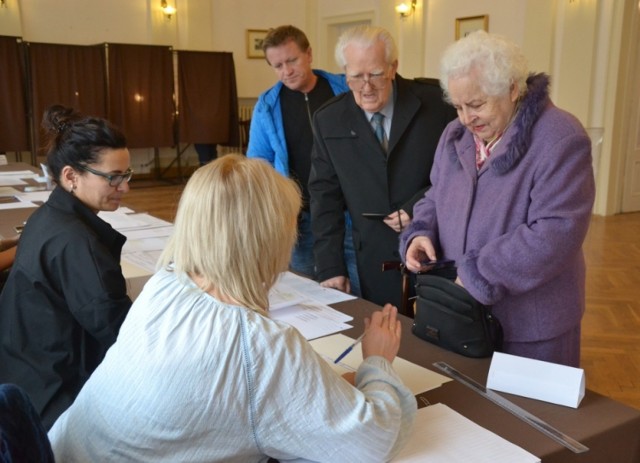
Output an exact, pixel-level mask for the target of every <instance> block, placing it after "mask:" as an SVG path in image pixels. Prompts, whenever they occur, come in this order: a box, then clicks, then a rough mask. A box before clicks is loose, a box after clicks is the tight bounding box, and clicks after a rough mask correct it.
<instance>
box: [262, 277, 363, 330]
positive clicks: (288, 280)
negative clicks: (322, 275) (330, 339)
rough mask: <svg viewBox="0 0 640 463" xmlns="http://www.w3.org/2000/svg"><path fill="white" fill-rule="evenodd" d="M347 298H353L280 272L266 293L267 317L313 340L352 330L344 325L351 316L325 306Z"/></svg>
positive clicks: (313, 282) (351, 318)
mask: <svg viewBox="0 0 640 463" xmlns="http://www.w3.org/2000/svg"><path fill="white" fill-rule="evenodd" d="M349 299H355V297H354V296H351V295H349V294H345V293H343V292H341V291H336V290H335V289H330V288H323V287H322V286H320V284H319V283H317V282H315V281H313V280H309V279H308V278H303V277H300V276H298V275H295V274H293V273H291V272H284V273H283V274H282V275H281V276H280V278H279V279H278V282H277V283H276V284H275V285H274V287H273V288H271V291H270V293H269V315H270V316H271V318H272V319H274V320H279V321H282V322H284V323H287V324H289V325H291V326H294V327H295V328H297V329H298V331H300V333H301V334H302V335H303V336H304V337H305V338H306V339H315V338H319V337H321V336H327V335H329V334H333V333H337V332H339V331H344V330H348V329H349V328H352V326H351V325H349V324H347V322H349V321H351V320H353V317H351V316H349V315H346V314H344V313H342V312H340V311H338V310H335V309H333V308H331V307H329V305H328V304H334V303H336V302H341V301H346V300H349Z"/></svg>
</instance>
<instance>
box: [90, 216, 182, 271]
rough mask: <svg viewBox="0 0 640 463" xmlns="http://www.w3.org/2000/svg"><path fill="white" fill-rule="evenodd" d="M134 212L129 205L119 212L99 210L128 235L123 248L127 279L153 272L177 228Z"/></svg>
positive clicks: (104, 217)
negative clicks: (174, 228) (174, 229)
mask: <svg viewBox="0 0 640 463" xmlns="http://www.w3.org/2000/svg"><path fill="white" fill-rule="evenodd" d="M133 212H134V211H133V210H131V209H129V208H127V207H120V208H119V209H118V210H117V211H113V212H105V211H101V212H99V213H98V216H99V217H100V218H101V219H102V220H104V221H105V222H108V223H109V224H111V226H112V227H113V228H114V229H116V230H118V231H119V232H120V233H122V234H123V235H124V236H126V237H127V242H126V243H125V245H124V247H123V248H122V272H123V273H124V276H125V278H133V277H137V276H144V275H152V274H153V273H154V272H155V269H156V263H157V262H158V258H159V257H160V253H161V252H162V251H163V249H164V248H165V246H166V244H167V240H168V239H169V236H170V235H171V232H172V231H173V224H172V223H170V222H166V221H164V220H162V219H158V218H157V217H153V216H152V215H149V214H145V213H140V214H136V213H133Z"/></svg>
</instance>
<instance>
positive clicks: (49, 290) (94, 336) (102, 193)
mask: <svg viewBox="0 0 640 463" xmlns="http://www.w3.org/2000/svg"><path fill="white" fill-rule="evenodd" d="M43 127H44V129H45V130H46V131H47V136H48V145H47V163H48V167H49V171H50V173H51V175H52V177H53V179H54V181H55V183H56V188H55V189H54V190H53V191H52V192H51V196H50V197H49V199H48V201H47V202H46V203H45V204H44V205H43V206H42V207H40V208H39V209H38V210H36V211H35V212H34V213H33V214H32V215H31V217H30V218H29V220H28V221H27V223H26V225H25V227H24V230H23V232H22V235H21V238H20V245H19V246H18V249H17V253H16V257H15V262H14V264H13V266H12V267H11V272H10V274H9V277H8V280H7V282H6V285H5V287H4V289H3V291H2V294H1V295H0V307H2V310H0V383H14V384H17V385H19V386H20V387H22V388H23V389H24V390H25V391H26V392H27V393H28V394H29V396H30V397H31V400H32V401H33V404H34V406H35V408H36V410H37V411H38V413H39V414H40V416H41V417H42V420H43V423H44V425H45V428H47V429H48V428H50V427H51V425H52V424H53V422H54V421H55V420H56V418H57V417H58V416H59V415H60V414H61V413H62V412H63V411H64V410H65V409H66V408H67V407H68V406H69V405H71V403H72V402H73V400H74V398H75V396H76V394H77V393H78V392H79V391H80V389H81V388H82V385H83V384H84V382H85V381H86V380H87V378H88V377H89V375H91V373H92V372H93V370H94V369H95V368H96V366H98V364H99V363H100V361H101V360H102V358H103V357H104V354H105V352H106V351H107V349H108V348H109V346H111V344H113V342H114V341H115V339H116V336H117V335H118V330H119V328H120V325H121V324H122V321H123V320H124V317H125V315H126V313H127V311H128V309H129V307H130V306H131V300H130V299H129V297H128V296H127V289H126V284H125V280H124V277H123V275H122V271H121V268H120V252H121V249H122V246H123V245H124V242H125V237H124V236H122V235H121V234H120V233H118V232H117V231H115V230H114V229H113V228H112V227H111V225H109V224H108V223H106V222H104V221H103V220H102V219H100V218H99V217H98V215H97V214H98V212H99V211H114V210H116V209H117V208H118V206H119V205H120V201H121V199H122V196H123V195H124V194H125V193H126V192H127V191H129V186H128V181H129V179H130V178H131V169H130V168H129V151H128V150H127V147H126V146H127V145H126V139H125V137H124V135H123V134H122V133H121V132H120V131H119V130H118V129H116V128H115V127H114V126H112V125H111V124H110V123H109V122H108V121H106V120H104V119H100V118H95V117H83V116H81V115H79V114H77V113H75V112H74V111H73V110H72V109H70V108H64V107H62V106H53V107H51V108H50V109H49V110H48V111H47V112H46V113H45V115H44V119H43Z"/></svg>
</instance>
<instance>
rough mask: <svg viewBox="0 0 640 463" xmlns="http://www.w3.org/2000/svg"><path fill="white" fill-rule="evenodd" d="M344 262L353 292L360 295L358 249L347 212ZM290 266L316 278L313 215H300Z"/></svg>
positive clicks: (305, 213) (296, 270)
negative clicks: (355, 245)
mask: <svg viewBox="0 0 640 463" xmlns="http://www.w3.org/2000/svg"><path fill="white" fill-rule="evenodd" d="M344 262H345V265H346V267H347V272H348V273H349V280H350V282H351V294H353V295H354V296H358V297H360V296H361V295H362V293H361V292H360V278H359V277H358V266H357V264H356V250H355V247H354V246H353V237H352V233H351V216H350V215H349V213H348V212H345V234H344ZM289 268H290V269H291V270H293V271H295V272H298V273H302V274H303V275H306V276H308V277H309V278H315V274H316V272H315V262H314V259H313V233H312V232H311V215H310V214H309V212H305V211H303V212H301V213H300V216H299V217H298V241H297V242H296V245H295V246H294V248H293V252H292V253H291V262H290V263H289Z"/></svg>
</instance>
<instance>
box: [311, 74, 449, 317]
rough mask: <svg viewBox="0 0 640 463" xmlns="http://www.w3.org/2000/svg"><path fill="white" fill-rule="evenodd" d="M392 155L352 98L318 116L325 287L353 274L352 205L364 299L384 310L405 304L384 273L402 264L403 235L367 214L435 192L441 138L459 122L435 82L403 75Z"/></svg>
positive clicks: (316, 176) (320, 260)
mask: <svg viewBox="0 0 640 463" xmlns="http://www.w3.org/2000/svg"><path fill="white" fill-rule="evenodd" d="M395 80H396V84H397V86H396V92H395V102H394V109H393V120H392V121H391V133H390V135H389V147H388V154H387V155H385V153H384V151H383V150H382V148H381V147H380V144H379V143H378V141H377V139H376V138H375V135H374V133H373V130H372V128H371V124H370V123H369V121H367V119H366V117H365V114H364V112H363V110H362V109H361V108H360V107H359V106H358V105H357V104H356V102H355V99H354V97H353V94H352V93H351V92H348V93H345V94H342V95H339V96H337V97H335V98H334V99H332V100H330V101H329V102H327V104H326V105H325V106H323V107H322V108H320V109H319V110H318V111H317V112H316V114H315V116H314V129H315V139H314V148H313V153H312V166H311V174H310V178H309V193H310V195H311V214H312V220H311V223H312V224H313V232H314V237H315V259H316V266H317V275H318V279H319V280H320V281H323V280H326V279H328V278H332V277H335V276H340V275H344V276H346V275H347V272H346V270H345V266H344V262H343V259H342V237H343V234H344V218H343V215H342V210H343V208H344V206H346V207H347V208H348V210H349V212H350V213H351V217H352V219H353V241H354V245H355V248H356V255H357V260H358V273H359V275H360V285H361V288H362V295H363V297H364V298H365V299H368V300H370V301H373V302H375V303H377V304H384V303H386V302H392V303H394V304H396V305H397V306H398V307H399V306H400V299H401V279H400V275H399V272H397V271H395V270H394V271H388V272H385V273H383V272H382V263H383V262H384V261H399V260H400V256H399V253H398V234H397V233H396V232H394V231H393V230H392V229H391V228H389V227H388V226H387V225H385V224H384V223H383V222H382V221H378V220H372V219H367V218H364V217H363V216H362V213H363V212H378V213H391V212H393V211H396V210H398V209H404V210H405V211H406V212H407V213H408V214H409V215H410V216H411V215H412V210H413V204H414V203H415V202H416V201H417V200H418V199H420V197H422V195H423V194H424V192H425V190H426V188H428V187H429V185H430V183H429V172H430V171H431V165H432V164H433V156H434V152H435V150H436V146H437V144H438V140H439V138H440V134H441V133H442V131H443V130H444V128H445V127H446V125H447V123H448V122H449V121H451V120H452V119H454V118H455V117H456V114H455V111H454V110H453V108H451V106H449V105H448V104H446V103H445V102H444V101H443V99H442V91H441V89H440V87H439V86H438V85H434V84H433V83H426V82H418V81H415V80H414V81H412V80H407V79H403V78H402V77H400V76H399V75H396V79H395Z"/></svg>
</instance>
